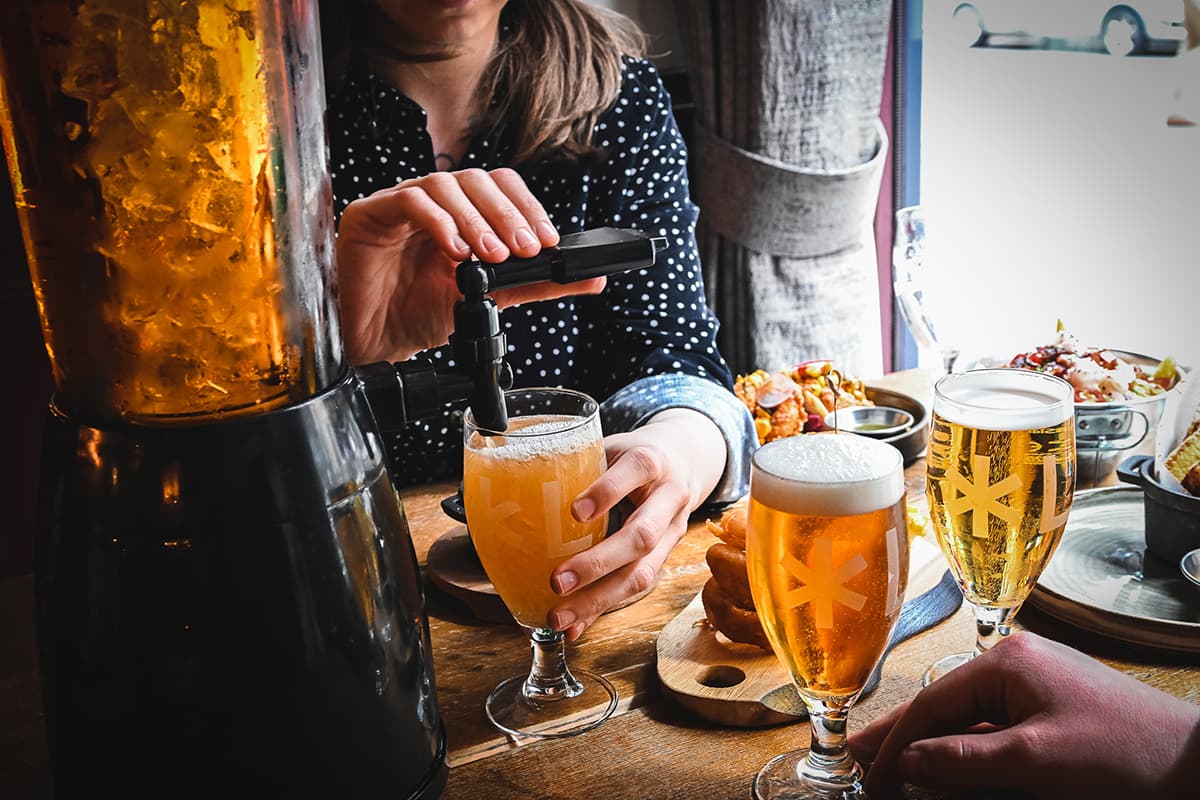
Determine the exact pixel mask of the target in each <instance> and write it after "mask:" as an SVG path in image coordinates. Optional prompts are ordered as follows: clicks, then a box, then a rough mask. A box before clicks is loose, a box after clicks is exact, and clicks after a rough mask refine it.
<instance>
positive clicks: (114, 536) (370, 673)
mask: <svg viewBox="0 0 1200 800" xmlns="http://www.w3.org/2000/svg"><path fill="white" fill-rule="evenodd" d="M324 110H325V103H324V88H323V78H322V64H321V55H320V47H319V36H318V21H317V19H316V4H315V3H313V2H311V0H277V1H275V2H266V0H193V2H162V1H161V0H17V2H16V3H15V4H9V6H6V8H5V13H4V14H2V15H0V133H2V134H3V141H4V148H5V151H6V155H7V158H8V164H9V169H10V177H11V178H12V182H13V188H14V195H15V199H16V205H17V212H18V218H19V221H20V224H21V229H22V234H23V237H24V241H25V246H26V250H27V253H28V257H29V264H30V271H31V275H32V279H33V284H34V291H35V295H36V299H37V304H38V310H39V315H40V319H41V324H42V332H43V336H44V339H45V343H46V349H47V351H48V353H49V356H50V362H51V367H52V371H53V379H54V396H53V398H52V401H51V404H50V409H49V420H48V424H47V435H46V442H45V454H44V458H43V462H44V464H45V472H44V475H43V477H42V480H41V490H40V493H41V501H40V502H41V505H40V515H39V520H40V521H39V530H38V540H37V557H36V560H37V563H36V597H37V608H38V636H39V650H40V670H41V677H42V692H43V701H44V706H45V718H46V727H47V734H48V740H49V746H50V758H51V767H52V772H53V777H54V788H55V793H56V796H58V797H70V796H76V795H81V794H83V793H85V792H86V793H88V794H110V793H112V792H121V793H123V794H132V795H134V796H140V795H146V794H149V793H151V792H153V793H154V794H155V795H160V796H172V797H188V796H214V795H216V796H222V795H227V794H229V793H230V792H233V793H236V794H238V795H243V794H248V793H250V792H252V791H259V792H266V793H268V795H267V796H279V795H283V794H294V795H302V796H314V795H317V794H327V795H329V796H337V797H341V796H345V797H376V796H386V797H398V798H432V797H435V796H437V795H438V794H439V793H440V792H441V789H442V786H443V785H444V781H445V774H446V767H445V735H444V732H443V727H442V722H441V717H440V715H439V711H438V705H437V699H436V694H435V691H434V679H433V664H432V659H431V653H430V642H429V631H428V622H427V618H426V616H425V600H424V596H423V593H422V589H421V583H420V573H419V568H418V564H417V560H416V558H415V553H414V550H413V546H412V542H411V540H410V538H409V535H408V526H407V522H406V520H405V516H404V510H403V507H402V505H401V503H400V500H399V497H398V495H397V493H396V491H395V489H394V487H393V485H392V482H391V478H390V474H389V471H388V468H387V458H386V457H385V455H384V447H383V444H382V433H381V431H383V430H385V429H388V428H390V427H394V426H397V425H399V424H402V423H403V422H405V421H406V420H407V419H409V418H412V417H413V416H414V415H416V414H418V413H423V412H424V411H427V410H430V409H431V408H436V407H437V405H438V404H441V403H444V402H448V401H451V400H465V399H467V398H470V399H471V403H472V407H473V409H474V410H475V411H476V412H477V413H479V414H481V415H482V418H492V419H493V420H494V416H490V415H494V414H495V413H496V409H495V408H494V407H493V408H491V409H490V410H489V408H488V407H489V406H491V405H492V404H494V403H496V402H497V399H498V398H499V397H500V386H501V385H502V384H503V382H504V376H505V375H506V369H505V367H504V365H503V363H502V356H503V354H504V352H505V349H504V340H503V334H502V333H501V332H500V328H499V322H498V318H497V315H496V308H495V304H494V303H493V302H492V301H491V300H490V298H488V297H487V295H486V293H487V292H488V291H489V290H491V289H496V288H501V285H502V284H501V283H500V281H498V280H497V275H498V274H502V275H503V280H504V283H503V285H516V284H519V283H523V282H528V281H534V280H547V279H549V280H558V281H560V282H566V281H568V280H576V279H579V278H584V277H590V276H592V275H598V274H608V273H611V272H616V271H619V270H623V269H629V268H632V267H636V266H647V265H649V264H653V263H654V253H655V244H654V242H653V241H652V240H650V239H649V237H646V236H645V235H643V234H640V233H638V232H628V231H600V232H595V231H593V232H587V233H585V234H581V235H579V236H578V237H576V238H575V239H573V240H572V239H570V238H568V237H564V241H563V245H562V246H561V247H560V248H556V249H553V250H550V251H547V252H545V253H544V254H543V255H542V256H539V257H538V258H536V259H529V260H523V261H519V263H514V264H511V265H508V266H509V267H510V268H509V269H505V270H494V269H492V268H491V267H485V266H483V265H480V264H478V263H476V262H467V263H466V264H464V265H462V266H460V269H459V275H460V287H461V288H463V291H464V294H465V295H466V297H465V298H464V300H463V302H462V303H460V304H459V308H458V311H457V314H456V325H457V326H458V330H457V331H456V335H455V337H454V342H455V350H456V357H457V358H458V360H459V362H460V365H461V366H460V367H459V368H458V369H457V370H456V371H455V372H454V373H453V374H449V375H439V374H437V373H436V372H435V371H433V370H432V369H431V368H429V367H428V366H427V365H426V366H421V365H417V366H415V367H413V366H409V365H405V366H401V365H391V364H376V365H371V366H370V367H369V368H365V369H363V370H359V371H355V370H351V369H349V368H348V367H347V365H346V364H345V360H344V357H343V353H342V346H341V340H340V334H339V328H338V317H337V304H336V296H335V293H334V288H333V287H334V277H333V276H334V266H333V247H332V211H331V190H330V182H329V176H328V173H327V170H326V140H325V129H324ZM499 409H500V411H501V412H502V410H503V406H502V405H500V406H499ZM494 421H496V422H499V423H500V424H501V426H502V425H503V420H494ZM500 429H503V428H502V427H501V428H500ZM105 790H111V791H105Z"/></svg>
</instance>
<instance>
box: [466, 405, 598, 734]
mask: <svg viewBox="0 0 1200 800" xmlns="http://www.w3.org/2000/svg"><path fill="white" fill-rule="evenodd" d="M504 401H505V405H506V407H507V409H508V417H509V427H508V430H507V431H504V432H498V431H490V430H487V429H485V428H481V427H480V426H479V425H478V424H476V422H475V419H474V417H473V416H472V415H471V412H470V411H468V412H467V413H466V416H465V420H464V439H465V441H464V445H465V446H464V455H463V503H464V506H465V507H466V512H467V525H468V528H469V530H470V534H471V540H472V542H473V543H474V545H475V550H476V552H477V553H478V555H479V561H480V563H482V564H483V568H484V570H485V571H486V572H487V575H488V578H489V579H490V580H491V582H492V585H493V586H494V587H495V589H496V592H497V594H499V595H500V599H501V600H503V601H504V604H505V605H506V606H507V607H508V610H509V611H510V612H511V613H512V615H513V618H514V619H516V621H517V622H518V623H520V624H521V625H522V626H523V627H525V628H528V629H529V631H530V640H531V644H532V649H533V665H532V667H531V668H530V670H529V672H528V674H526V673H521V674H518V675H513V676H512V677H509V678H507V679H505V680H504V681H502V682H501V683H500V684H499V685H498V686H496V688H495V689H493V690H492V693H491V694H490V695H489V696H488V698H487V702H486V704H485V711H486V713H487V716H488V719H489V720H490V721H491V723H492V724H493V725H494V726H495V727H496V728H497V729H499V730H501V731H503V732H504V733H508V734H513V735H518V736H534V737H558V736H570V735H573V734H577V733H582V732H583V731H585V730H589V729H591V728H594V727H595V726H597V725H599V724H600V723H601V722H603V721H604V720H606V719H608V717H610V716H611V715H612V713H613V710H614V709H615V708H616V706H617V692H616V689H615V688H613V685H612V684H611V683H609V682H608V681H607V680H605V679H604V678H603V677H601V676H599V675H594V674H592V673H589V672H583V671H580V670H576V671H574V672H573V673H572V671H571V670H569V669H567V661H566V648H565V643H564V635H563V634H562V633H561V632H560V631H555V630H553V629H551V628H549V627H547V626H546V614H547V613H548V612H549V611H550V609H551V607H553V606H554V605H555V604H557V602H558V600H559V597H558V596H557V595H556V594H554V592H553V590H551V588H550V573H551V572H552V571H553V570H554V568H555V567H556V566H558V565H559V564H560V563H561V562H562V561H564V560H565V559H566V558H567V557H569V556H571V555H573V554H575V553H578V552H580V551H582V550H586V549H587V548H589V547H591V546H592V545H593V544H595V543H596V542H598V541H600V540H601V539H603V538H604V535H605V530H606V526H607V519H606V518H605V517H603V516H601V517H600V518H598V519H595V520H592V521H591V522H587V523H583V522H578V521H576V520H575V518H574V517H573V516H572V515H571V501H572V500H574V499H575V497H576V495H578V494H579V493H580V492H582V491H583V490H584V489H586V488H587V487H588V486H590V485H591V484H592V483H593V482H594V481H595V480H596V479H597V478H599V477H600V475H601V473H602V472H603V471H604V469H605V465H606V461H605V456H604V446H603V444H602V442H601V432H600V416H599V405H598V404H597V403H596V401H595V400H593V399H592V398H591V397H588V396H587V395H586V394H583V393H581V392H575V391H571V390H568V389H549V388H539V389H513V390H510V391H508V392H505V395H504Z"/></svg>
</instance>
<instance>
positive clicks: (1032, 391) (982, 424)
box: [934, 369, 1075, 431]
mask: <svg viewBox="0 0 1200 800" xmlns="http://www.w3.org/2000/svg"><path fill="white" fill-rule="evenodd" d="M1025 372H1028V373H1029V374H1028V375H1025V374H1022V373H1025ZM1030 376H1032V377H1030ZM934 405H935V406H936V408H935V411H936V412H937V414H938V416H940V417H942V418H943V419H945V420H946V421H947V422H951V423H956V424H958V425H962V426H964V427H968V428H977V429H979V430H992V431H1024V430H1038V429H1040V428H1052V427H1054V426H1055V425H1058V424H1060V423H1062V422H1064V421H1065V420H1067V419H1068V418H1070V417H1071V415H1072V414H1074V413H1075V411H1074V409H1075V407H1074V393H1073V390H1072V389H1071V385H1070V384H1069V383H1066V382H1065V381H1062V380H1059V379H1057V378H1053V377H1051V376H1047V375H1041V374H1040V373H1036V372H1029V371H1028V370H1015V369H988V370H977V371H974V372H961V373H957V374H955V375H948V376H946V377H945V378H943V379H942V380H940V381H939V382H938V387H937V400H936V402H935V403H934Z"/></svg>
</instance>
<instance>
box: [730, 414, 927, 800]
mask: <svg viewBox="0 0 1200 800" xmlns="http://www.w3.org/2000/svg"><path fill="white" fill-rule="evenodd" d="M905 511H906V504H905V496H904V465H903V459H902V457H901V455H900V452H899V451H898V450H896V449H895V448H893V447H892V446H891V445H888V444H885V443H883V442H879V441H875V440H873V439H868V438H866V437H861V436H856V435H854V434H833V433H825V434H808V435H803V436H793V437H790V438H786V439H779V440H777V441H775V442H771V443H769V444H767V445H764V446H763V447H761V448H759V450H758V451H757V452H756V453H755V455H754V461H753V468H752V472H751V478H750V514H749V524H748V527H747V539H746V563H747V569H748V571H749V575H750V589H751V593H752V594H753V595H754V604H755V607H756V608H757V610H758V615H759V618H760V619H761V621H762V623H763V629H764V630H765V631H766V634H767V639H768V640H769V641H770V642H771V647H772V649H774V651H775V655H776V656H777V657H778V658H779V660H780V661H781V662H782V663H783V665H784V666H785V667H787V668H788V670H789V671H790V672H791V675H792V678H793V680H794V681H795V683H796V688H797V689H798V690H799V693H800V697H801V699H802V700H803V701H804V703H805V705H806V707H807V708H808V712H809V719H810V722H811V725H812V746H811V747H810V748H809V749H808V750H800V751H796V752H793V753H787V754H784V755H782V756H779V757H777V758H775V759H774V760H772V761H771V762H770V763H768V764H767V766H765V767H764V768H763V769H762V771H760V772H759V774H758V776H757V777H756V779H755V783H754V793H755V796H756V797H758V798H761V799H764V800H767V799H769V800H778V799H779V798H808V797H814V798H825V799H826V800H828V798H855V797H859V796H861V787H860V784H859V782H860V779H861V777H862V769H861V767H859V765H858V764H857V763H856V762H855V761H854V759H853V758H852V757H851V755H850V753H849V750H848V749H847V747H846V717H847V714H848V713H849V709H850V706H851V705H852V704H853V703H854V701H855V700H856V699H857V698H858V695H859V693H860V692H861V691H862V689H863V687H864V686H865V685H866V682H867V679H868V678H869V677H870V675H871V671H872V670H873V669H874V668H875V665H876V664H877V663H878V661H879V659H880V657H881V656H882V655H883V651H884V649H885V648H886V647H887V643H888V640H889V638H890V637H891V634H892V629H893V627H894V626H895V624H896V619H897V617H898V616H899V614H900V608H901V606H902V605H903V602H904V592H905V588H906V586H907V582H908V529H907V524H906V513H905Z"/></svg>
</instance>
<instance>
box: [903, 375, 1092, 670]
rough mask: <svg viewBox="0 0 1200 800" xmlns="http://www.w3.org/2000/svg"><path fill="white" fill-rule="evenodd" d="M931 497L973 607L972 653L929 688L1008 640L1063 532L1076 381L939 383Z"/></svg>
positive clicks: (979, 378)
mask: <svg viewBox="0 0 1200 800" xmlns="http://www.w3.org/2000/svg"><path fill="white" fill-rule="evenodd" d="M925 463H926V488H925V491H926V495H927V497H928V499H929V510H930V515H931V517H932V518H933V526H934V530H935V531H936V532H937V538H938V542H939V543H940V544H941V547H942V552H943V553H945V555H946V558H947V560H948V561H949V562H950V569H951V570H952V571H953V573H954V575H955V577H956V578H957V580H958V584H959V586H960V587H961V588H962V590H963V595H964V596H965V597H966V599H967V601H968V602H970V603H971V605H972V606H974V609H975V627H976V639H975V650H974V652H970V653H955V654H953V655H950V656H946V657H945V658H942V659H941V660H939V661H937V662H935V663H934V664H933V666H931V667H930V668H929V670H928V671H927V672H926V673H925V679H924V680H925V684H926V685H928V684H929V683H931V682H932V681H935V680H937V679H938V678H939V677H941V676H942V675H944V674H946V673H947V672H949V671H950V670H952V669H954V668H955V667H957V666H959V665H961V664H963V663H965V662H966V661H969V660H970V659H971V658H973V657H975V656H977V655H979V654H980V653H982V652H984V651H985V650H988V649H990V648H991V647H992V646H993V645H995V643H996V642H998V641H999V640H1000V639H1001V638H1002V637H1004V636H1007V635H1008V633H1009V630H1010V627H1011V625H1012V620H1013V617H1015V616H1016V613H1017V611H1018V609H1020V607H1021V604H1022V603H1023V602H1024V601H1025V598H1026V597H1028V596H1029V593H1030V592H1031V591H1032V590H1033V587H1034V585H1035V584H1036V583H1037V580H1038V577H1039V576H1040V575H1041V574H1042V570H1043V569H1045V567H1046V564H1047V563H1048V562H1049V560H1050V556H1051V555H1052V554H1053V553H1054V549H1055V548H1056V547H1057V546H1058V542H1059V540H1060V539H1061V538H1062V532H1063V529H1064V528H1065V527H1066V524H1067V514H1068V512H1069V511H1070V508H1071V501H1072V498H1073V497H1074V493H1075V415H1074V390H1073V389H1072V387H1071V384H1069V383H1067V382H1066V381H1064V380H1062V379H1060V378H1056V377H1054V376H1052V375H1046V374H1044V373H1040V372H1033V371H1030V370H1025V369H980V370H970V371H968V372H960V373H956V374H954V375H945V376H943V377H942V378H940V379H939V380H938V382H937V383H936V384H935V385H934V397H933V420H932V425H931V430H930V436H929V452H928V455H927V456H926V462H925Z"/></svg>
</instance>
